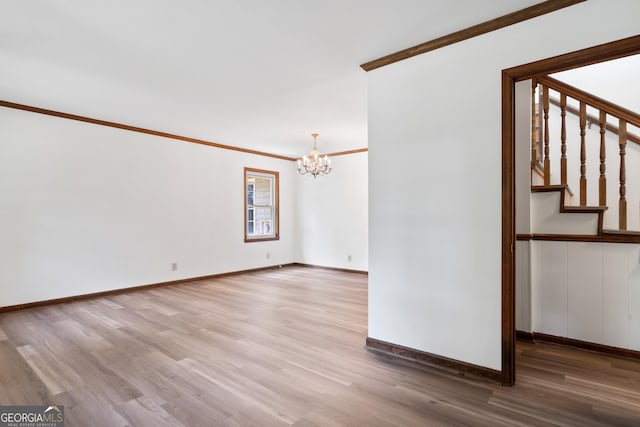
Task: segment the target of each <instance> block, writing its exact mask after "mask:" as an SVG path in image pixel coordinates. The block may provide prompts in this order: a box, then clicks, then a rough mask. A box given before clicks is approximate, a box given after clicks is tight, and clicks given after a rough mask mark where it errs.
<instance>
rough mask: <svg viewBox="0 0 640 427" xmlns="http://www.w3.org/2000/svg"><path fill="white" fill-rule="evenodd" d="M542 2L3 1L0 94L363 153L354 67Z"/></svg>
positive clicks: (362, 109)
mask: <svg viewBox="0 0 640 427" xmlns="http://www.w3.org/2000/svg"><path fill="white" fill-rule="evenodd" d="M540 2H541V0H510V1H504V0H446V1H445V0H393V1H392V0H387V1H382V0H322V1H303V0H270V1H266V0H227V1H221V0H182V1H175V0H127V1H125V0H101V1H86V0H84V1H80V0H54V1H52V0H28V1H16V0H0V64H1V66H0V99H2V100H5V101H11V102H17V103H23V104H27V105H32V106H36V107H41V108H48V109H54V110H59V111H63V112H66V113H72V114H78V115H84V116H88V117H92V118H97V119H102V120H108V121H114V122H119V123H125V124H129V125H134V126H140V127H146V128H149V129H153V130H158V131H164V132H170V133H176V134H180V135H184V136H189V137H194V138H200V139H206V140H209V141H215V142H218V143H221V144H227V145H234V146H238V147H245V148H251V149H255V150H261V151H267V152H271V153H276V154H281V155H289V156H297V155H301V154H304V153H306V152H308V151H309V149H310V148H311V144H312V139H311V136H310V133H311V132H312V131H318V132H320V137H319V138H318V145H319V148H320V150H321V151H323V152H335V151H343V150H350V149H356V148H362V147H366V146H367V99H366V97H367V89H366V73H365V72H364V71H362V70H361V69H360V68H359V64H361V63H364V62H367V61H370V60H372V59H376V58H378V57H380V56H384V55H386V54H389V53H392V52H395V51H398V50H401V49H404V48H407V47H409V46H412V45H415V44H419V43H422V42H425V41H428V40H431V39H434V38H436V37H439V36H442V35H445V34H449V33H451V32H454V31H457V30H460V29H463V28H466V27H469V26H471V25H474V24H478V23H480V22H483V21H486V20H489V19H492V18H495V17H498V16H501V15H504V14H507V13H510V12H513V11H516V10H519V9H522V8H525V7H528V6H531V5H533V4H536V3H540Z"/></svg>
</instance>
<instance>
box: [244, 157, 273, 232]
mask: <svg viewBox="0 0 640 427" xmlns="http://www.w3.org/2000/svg"><path fill="white" fill-rule="evenodd" d="M279 200H280V198H279V194H278V172H273V171H266V170H260V169H251V168H244V241H245V242H259V241H265V240H278V239H279V238H280V236H279V232H280V230H279V221H278V214H279V212H278V211H279V209H280V206H279Z"/></svg>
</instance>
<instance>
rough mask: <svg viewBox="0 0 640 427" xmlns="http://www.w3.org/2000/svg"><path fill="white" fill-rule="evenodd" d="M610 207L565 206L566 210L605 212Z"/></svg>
mask: <svg viewBox="0 0 640 427" xmlns="http://www.w3.org/2000/svg"><path fill="white" fill-rule="evenodd" d="M607 209H609V208H608V207H606V206H565V207H564V208H563V210H564V211H565V212H587V213H589V212H604V211H606V210H607Z"/></svg>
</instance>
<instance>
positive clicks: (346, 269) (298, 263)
mask: <svg viewBox="0 0 640 427" xmlns="http://www.w3.org/2000/svg"><path fill="white" fill-rule="evenodd" d="M292 265H297V266H300V267H309V268H321V269H323V270H333V271H341V272H343V273H356V274H366V275H368V274H369V272H368V271H366V270H352V269H349V268H338V267H327V266H325V265H316V264H305V263H303V262H294V263H293V264H292Z"/></svg>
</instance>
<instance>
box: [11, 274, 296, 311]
mask: <svg viewBox="0 0 640 427" xmlns="http://www.w3.org/2000/svg"><path fill="white" fill-rule="evenodd" d="M291 265H294V264H293V263H289V264H281V265H270V266H267V267H259V268H251V269H248V270H239V271H231V272H228V273H218V274H210V275H208V276H199V277H190V278H187V279H180V280H171V281H169V282H160V283H152V284H148V285H139V286H130V287H126V288H120V289H113V290H109V291H101V292H93V293H90V294H82V295H74V296H70V297H63V298H54V299H49V300H44V301H35V302H28V303H24V304H16V305H9V306H5V307H0V313H6V312H9V311H18V310H28V309H30V308H38V307H44V306H48V305H55V304H64V303H69V302H74V301H81V300H87V299H92V298H100V297H106V296H111V295H118V294H124V293H129V292H138V291H145V290H148V289H153V288H161V287H164V286H173V285H180V284H182V283H189V282H198V281H201V280H209V279H218V278H221V277H226V276H235V275H238V274H244V273H255V272H258V271H264V270H273V269H276V268H281V267H287V266H291Z"/></svg>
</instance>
